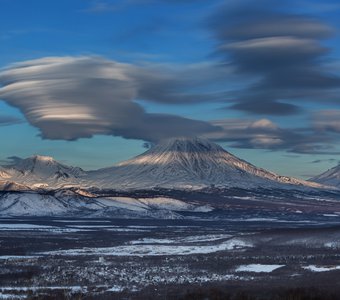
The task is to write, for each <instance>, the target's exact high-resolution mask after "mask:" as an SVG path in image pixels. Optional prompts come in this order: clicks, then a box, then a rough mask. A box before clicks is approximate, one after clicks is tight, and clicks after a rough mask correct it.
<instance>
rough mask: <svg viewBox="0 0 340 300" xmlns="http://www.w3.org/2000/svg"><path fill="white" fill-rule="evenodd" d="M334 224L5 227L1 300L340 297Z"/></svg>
mask: <svg viewBox="0 0 340 300" xmlns="http://www.w3.org/2000/svg"><path fill="white" fill-rule="evenodd" d="M325 218H327V216H325ZM329 218H331V219H332V222H330V223H329V224H328V223H327V222H314V223H313V222H310V223H308V222H296V223H294V222H289V221H287V222H285V221H283V222H276V221H275V220H270V219H261V218H257V219H247V220H238V219H237V218H235V219H234V220H233V221H230V220H229V221H228V220H218V221H214V220H209V221H202V220H196V221H195V220H146V219H144V220H138V219H136V220H123V219H122V220H119V219H75V218H72V219H70V218H69V219H63V218H53V219H51V218H2V219H0V245H1V247H0V263H1V268H0V299H45V298H47V297H51V299H53V297H54V299H63V298H64V299H69V298H76V299H77V297H78V296H79V298H80V299H151V298H152V299H155V297H156V298H160V299H205V298H207V297H209V296H211V297H212V295H215V296H216V295H217V296H218V295H219V296H220V299H229V298H228V295H230V293H232V294H233V293H240V295H241V296H242V293H245V292H246V291H248V293H249V295H252V296H254V295H259V297H260V298H242V299H271V298H266V297H269V296H268V295H270V291H273V293H282V291H286V290H287V293H288V294H289V293H300V294H301V293H302V294H301V295H303V293H307V294H308V293H311V292H310V289H318V290H320V291H321V292H313V293H314V294H315V293H321V294H320V295H321V297H324V299H326V295H327V293H334V294H335V295H338V296H339V295H340V291H339V290H337V289H339V288H338V287H340V251H339V249H340V220H339V222H338V221H337V219H338V218H339V219H340V217H337V218H335V217H334V218H332V216H329ZM296 288H299V290H296ZM301 288H302V289H304V290H301ZM325 290H327V293H325V292H323V291H325ZM276 291H280V292H276ZM312 291H313V290H312ZM266 295H267V296H266ZM217 296H216V297H217ZM241 296H240V297H241ZM216 297H215V299H219V298H216ZM327 297H328V296H327ZM329 297H331V296H329ZM234 299H236V298H234ZM239 299H241V298H239ZM277 299H289V298H277ZM291 299H323V298H291ZM329 299H333V298H329ZM334 299H339V297H338V298H334Z"/></svg>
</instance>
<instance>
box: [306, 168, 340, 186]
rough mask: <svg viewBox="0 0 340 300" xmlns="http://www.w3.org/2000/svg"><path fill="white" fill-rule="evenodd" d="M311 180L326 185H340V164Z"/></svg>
mask: <svg viewBox="0 0 340 300" xmlns="http://www.w3.org/2000/svg"><path fill="white" fill-rule="evenodd" d="M309 180H310V181H312V182H317V183H320V184H324V185H330V186H336V187H340V165H337V166H336V167H334V168H332V169H329V170H328V171H326V172H324V173H322V174H320V175H318V176H315V177H313V178H311V179H309Z"/></svg>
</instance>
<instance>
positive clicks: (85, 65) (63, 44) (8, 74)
mask: <svg viewBox="0 0 340 300" xmlns="http://www.w3.org/2000/svg"><path fill="white" fill-rule="evenodd" d="M339 12H340V5H339V3H337V1H327V2H322V3H321V2H320V1H287V2H285V3H284V4H282V1H262V0H260V1H204V0H197V1H190V0H183V1H176V0H159V1H156V0H119V1H109V0H105V1H104V0H103V1H95V0H94V1H92V0H59V1H43V0H30V1H26V0H0V18H1V20H2V22H1V27H0V45H1V46H0V67H1V68H2V69H1V71H0V86H2V88H1V89H0V99H1V100H2V101H0V139H1V141H3V142H2V145H1V149H0V159H1V160H2V161H4V162H6V161H8V157H11V156H19V157H27V156H30V155H33V154H42V155H50V156H53V157H55V158H56V159H57V160H59V161H62V162H65V163H67V164H72V165H76V166H81V167H83V168H85V169H95V168H99V167H104V166H108V165H112V164H114V163H116V162H118V161H121V160H124V159H127V158H130V157H131V156H134V155H137V154H139V153H141V152H142V151H144V150H145V147H144V146H143V145H144V143H145V142H151V143H154V142H157V141H158V140H160V139H162V138H167V137H173V136H179V135H188V136H191V135H192V136H194V135H195V136H196V135H198V136H203V137H207V138H210V139H212V140H214V141H216V142H218V143H220V144H221V145H222V146H224V147H225V148H226V149H227V150H228V151H230V152H231V153H233V154H235V155H237V156H239V157H241V158H243V159H246V160H247V161H249V162H251V163H253V164H255V165H258V166H261V167H264V168H267V169H269V170H272V171H275V172H278V173H281V174H284V175H292V176H296V177H302V178H308V177H310V176H313V175H315V174H318V173H321V172H323V171H324V170H325V169H328V168H330V167H332V166H334V165H336V164H337V163H338V161H339V160H340V159H339V154H340V105H339V104H340V102H339V99H338V95H339V90H340V79H339V78H340V75H339V69H340V60H339V57H340V43H339V28H340V24H339V23H340V22H339V20H338V19H339V18H338V17H337V16H338V14H339ZM338 76H339V77H338Z"/></svg>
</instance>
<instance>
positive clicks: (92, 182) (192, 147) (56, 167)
mask: <svg viewBox="0 0 340 300" xmlns="http://www.w3.org/2000/svg"><path fill="white" fill-rule="evenodd" d="M0 172H3V174H4V175H5V177H3V178H2V176H1V174H2V173H0V179H2V180H6V181H11V182H14V183H17V184H20V185H25V186H28V187H30V188H33V189H34V188H47V189H54V188H65V187H82V188H85V189H86V188H97V189H112V190H113V189H117V190H124V189H127V190H134V189H135V190H137V189H153V188H170V189H201V188H206V187H211V186H217V187H223V188H232V187H238V188H246V189H253V188H259V187H261V188H262V187H264V188H322V185H320V184H318V183H314V182H307V181H304V180H300V179H295V178H292V177H288V176H281V175H277V174H275V173H273V172H270V171H267V170H265V169H262V168H258V167H256V166H254V165H252V164H251V163H248V162H247V161H245V160H242V159H239V158H238V157H236V156H234V155H233V154H231V153H229V152H228V151H226V150H225V149H224V148H222V147H221V146H220V145H218V144H215V143H212V142H210V141H208V140H206V139H200V138H172V139H167V140H163V141H161V142H160V143H158V144H156V145H154V146H153V147H152V148H150V149H148V150H147V151H146V152H144V153H142V154H140V155H138V156H136V157H134V158H132V159H129V160H126V161H123V162H120V163H118V164H116V165H114V166H112V167H107V168H102V169H99V170H94V171H84V170H82V169H81V168H78V167H70V166H66V165H64V164H62V163H59V162H57V161H56V160H54V159H53V158H52V157H49V156H40V155H35V156H32V157H29V158H26V159H21V160H19V161H17V162H16V163H15V164H12V165H9V166H3V167H2V168H1V169H0Z"/></svg>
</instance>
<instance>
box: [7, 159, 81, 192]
mask: <svg viewBox="0 0 340 300" xmlns="http://www.w3.org/2000/svg"><path fill="white" fill-rule="evenodd" d="M2 171H3V172H4V173H5V174H6V177H5V178H6V179H8V180H11V181H14V182H17V183H20V184H25V185H28V186H31V187H48V186H50V187H60V186H62V185H64V184H71V183H74V182H75V181H76V179H77V178H79V177H81V176H82V175H84V171H83V170H82V169H80V168H75V167H69V166H66V165H64V164H61V163H59V162H57V161H56V160H54V159H53V158H52V157H49V156H41V155H35V156H32V157H29V158H26V159H20V160H18V161H17V162H16V163H14V164H11V165H8V166H3V167H2Z"/></svg>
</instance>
